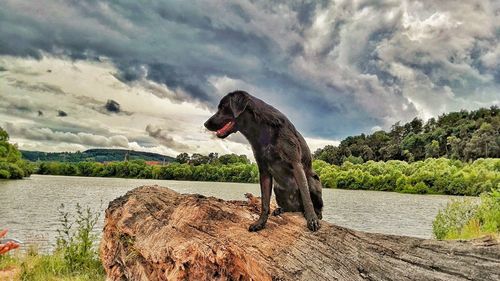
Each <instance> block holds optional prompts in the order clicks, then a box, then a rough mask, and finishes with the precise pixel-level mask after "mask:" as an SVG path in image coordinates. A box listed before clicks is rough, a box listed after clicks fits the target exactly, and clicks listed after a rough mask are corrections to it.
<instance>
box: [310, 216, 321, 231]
mask: <svg viewBox="0 0 500 281" xmlns="http://www.w3.org/2000/svg"><path fill="white" fill-rule="evenodd" d="M307 228H309V230H311V231H318V230H319V228H320V225H319V220H318V218H317V217H316V216H314V217H312V218H308V219H307Z"/></svg>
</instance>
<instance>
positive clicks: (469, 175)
mask: <svg viewBox="0 0 500 281" xmlns="http://www.w3.org/2000/svg"><path fill="white" fill-rule="evenodd" d="M221 159H222V160H221ZM237 159H239V160H240V161H237ZM245 159H246V157H241V158H239V156H237V155H234V154H233V155H229V156H227V157H226V156H221V157H218V158H217V160H216V161H214V162H212V163H202V164H197V165H195V164H193V162H191V163H187V162H185V163H182V164H181V163H177V162H176V163H170V164H166V165H153V166H151V165H147V164H146V162H144V161H140V160H134V161H128V162H111V163H106V164H104V163H96V162H80V163H61V162H41V163H38V169H37V171H36V172H37V173H38V174H44V175H66V176H86V177H120V178H141V179H165V180H189V181H219V182H242V183H257V182H258V178H259V173H258V168H257V165H256V164H251V163H249V162H247V161H248V159H246V160H245ZM313 165H314V169H315V170H316V172H317V173H318V174H319V176H320V178H321V181H322V183H323V185H324V187H325V188H342V189H360V190H380V191H396V192H404V193H419V194H427V193H430V194H450V195H471V196H476V195H479V194H481V193H482V192H487V191H490V190H492V189H495V188H497V189H498V188H499V187H500V159H478V160H476V161H474V162H472V163H467V162H462V161H460V160H451V159H446V158H438V159H426V160H425V161H416V162H413V163H407V162H404V161H398V160H391V161H387V162H374V161H368V162H366V163H362V164H354V163H351V162H349V161H346V162H345V163H344V164H343V165H341V166H337V165H331V164H328V163H326V162H324V161H322V160H315V161H314V162H313Z"/></svg>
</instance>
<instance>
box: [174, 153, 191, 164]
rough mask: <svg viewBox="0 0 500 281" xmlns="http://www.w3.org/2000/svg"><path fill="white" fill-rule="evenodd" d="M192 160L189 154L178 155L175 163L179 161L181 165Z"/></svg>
mask: <svg viewBox="0 0 500 281" xmlns="http://www.w3.org/2000/svg"><path fill="white" fill-rule="evenodd" d="M190 159H191V158H190V157H189V154H187V153H186V152H183V153H181V154H179V155H177V157H175V161H177V162H179V163H181V164H184V163H188V162H189V160H190Z"/></svg>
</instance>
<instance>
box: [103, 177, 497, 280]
mask: <svg viewBox="0 0 500 281" xmlns="http://www.w3.org/2000/svg"><path fill="white" fill-rule="evenodd" d="M248 197H249V200H248V201H247V202H246V201H224V200H221V199H217V198H213V197H204V196H201V195H183V194H179V193H177V192H175V191H172V190H170V189H168V188H162V187H158V186H151V187H147V186H145V187H140V188H137V189H134V190H132V191H129V192H128V193H127V194H126V195H124V196H122V197H119V198H117V199H115V200H114V201H112V202H111V203H110V204H109V207H108V209H107V210H106V218H105V226H104V232H103V236H102V241H101V245H100V255H101V260H102V262H103V265H104V268H105V270H106V273H107V277H108V280H315V281H319V280H353V281H354V280H495V281H496V280H500V246H499V244H498V242H497V241H496V240H495V239H493V238H490V239H483V240H476V241H472V242H464V241H437V240H430V239H418V238H412V237H403V236H395V235H383V234H375V233H365V232H361V231H355V230H351V229H347V228H344V227H340V226H336V225H333V224H331V223H327V222H324V221H322V225H321V226H322V227H321V229H320V230H319V231H318V232H310V231H309V230H307V228H306V224H305V221H304V218H303V216H302V215H301V214H290V213H287V214H284V215H282V216H279V217H271V218H270V219H269V221H268V223H267V227H266V228H265V229H264V230H262V231H260V232H257V233H255V232H248V230H247V228H248V225H249V224H250V223H251V222H253V221H254V220H255V219H256V218H257V217H258V212H259V208H260V206H259V199H257V198H255V197H252V196H248Z"/></svg>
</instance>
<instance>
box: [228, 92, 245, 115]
mask: <svg viewBox="0 0 500 281" xmlns="http://www.w3.org/2000/svg"><path fill="white" fill-rule="evenodd" d="M248 101H249V97H248V95H247V94H246V93H244V92H236V93H234V95H233V96H232V97H231V99H230V100H229V107H230V108H231V111H232V112H233V116H234V118H238V116H240V114H241V113H243V111H245V109H246V108H247V105H248Z"/></svg>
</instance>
